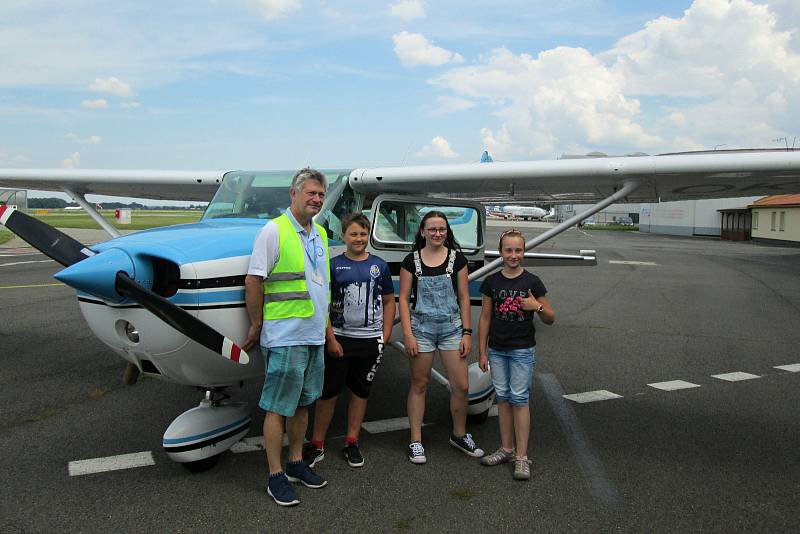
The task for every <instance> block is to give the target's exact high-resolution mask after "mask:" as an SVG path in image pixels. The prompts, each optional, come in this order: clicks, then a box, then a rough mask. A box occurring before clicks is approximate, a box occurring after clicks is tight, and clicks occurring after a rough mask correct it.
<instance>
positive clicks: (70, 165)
mask: <svg viewBox="0 0 800 534" xmlns="http://www.w3.org/2000/svg"><path fill="white" fill-rule="evenodd" d="M80 162H81V154H80V152H73V153H72V154H71V155H70V156H69V157H68V158H66V159H64V161H62V162H61V166H62V167H64V168H65V169H74V168H75V167H77V166H78V164H79V163H80Z"/></svg>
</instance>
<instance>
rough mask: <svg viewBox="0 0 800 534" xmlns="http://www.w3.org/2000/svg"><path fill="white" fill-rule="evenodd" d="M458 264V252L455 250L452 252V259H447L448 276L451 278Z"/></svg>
mask: <svg viewBox="0 0 800 534" xmlns="http://www.w3.org/2000/svg"><path fill="white" fill-rule="evenodd" d="M455 264H456V251H455V249H452V250H450V257H449V258H448V259H447V276H448V278H449V277H450V275H451V274H453V267H454V266H455Z"/></svg>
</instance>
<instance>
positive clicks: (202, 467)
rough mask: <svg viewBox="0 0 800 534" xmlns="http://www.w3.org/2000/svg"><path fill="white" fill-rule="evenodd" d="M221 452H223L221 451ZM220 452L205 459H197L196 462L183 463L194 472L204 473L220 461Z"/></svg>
mask: <svg viewBox="0 0 800 534" xmlns="http://www.w3.org/2000/svg"><path fill="white" fill-rule="evenodd" d="M220 454H221V453H220ZM219 456H220V455H219V454H215V455H214V456H209V457H208V458H204V459H203V460H197V461H194V462H183V463H182V464H181V465H182V466H183V467H185V468H186V469H188V470H189V471H190V472H192V473H203V472H205V471H208V470H209V469H211V468H212V467H214V466H215V465H217V462H219Z"/></svg>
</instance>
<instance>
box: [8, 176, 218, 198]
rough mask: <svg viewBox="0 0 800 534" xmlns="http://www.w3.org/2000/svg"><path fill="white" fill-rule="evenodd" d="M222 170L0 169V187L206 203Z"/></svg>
mask: <svg viewBox="0 0 800 534" xmlns="http://www.w3.org/2000/svg"><path fill="white" fill-rule="evenodd" d="M224 174H225V171H147V170H83V169H0V188H7V189H36V190H40V191H58V192H62V193H63V192H64V189H63V188H64V187H66V188H68V189H70V190H71V191H74V192H76V193H78V194H93V195H109V196H116V197H135V198H151V199H156V200H196V201H203V202H206V201H209V200H211V197H212V196H214V192H215V191H216V190H217V188H218V187H219V184H220V183H222V177H223V175H224Z"/></svg>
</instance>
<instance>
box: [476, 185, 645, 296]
mask: <svg viewBox="0 0 800 534" xmlns="http://www.w3.org/2000/svg"><path fill="white" fill-rule="evenodd" d="M639 185H641V182H639V181H638V180H630V181H626V182H625V183H624V184H623V185H622V187H621V188H620V189H619V190H618V191H616V192H615V193H614V194H613V195H611V196H610V197H608V198H604V199H603V200H601V201H600V202H598V203H597V204H594V205H592V206H590V207H589V209H587V210H586V211H582V212H581V213H578V214H577V215H575V216H574V217H570V218H569V219H567V220H566V221H564V222H562V223H560V224H558V225H556V226H554V227H552V228H551V229H549V230H548V231H546V232H544V233H542V234H539V235H538V236H536V237H534V238H533V239H531V240H530V241H528V242H527V243H525V251H526V252H527V251H529V250H531V249H532V248H534V247H537V246H539V245H541V244H542V243H544V242H545V241H547V240H548V239H552V238H554V237H555V236H557V235H558V234H560V233H561V232H564V231H565V230H567V229H568V228H570V227H572V226H575V225H576V224H578V223H579V222H581V221H583V220H584V219H588V218H589V217H591V216H592V215H594V214H595V213H597V212H598V211H600V210H602V209H605V208H607V207H608V206H610V205H611V204H614V203H615V202H619V201H621V200H623V199H624V198H625V197H627V196H628V195H630V194H631V193H633V192H634V191H635V190H636V188H638V187H639ZM502 265H503V258H497V259H496V260H493V261H491V262H490V263H487V264H486V265H484V266H483V267H481V268H480V269H478V270H477V271H473V272H471V273H470V275H469V281H470V282H471V281H473V280H477V279H478V278H481V277H483V276H485V275H487V274H489V273H492V272H494V271H496V270H497V269H499V268H500V267H501V266H502Z"/></svg>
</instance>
